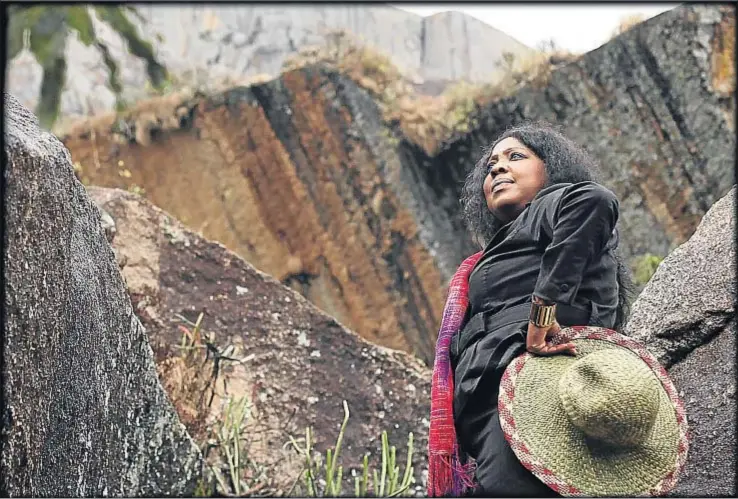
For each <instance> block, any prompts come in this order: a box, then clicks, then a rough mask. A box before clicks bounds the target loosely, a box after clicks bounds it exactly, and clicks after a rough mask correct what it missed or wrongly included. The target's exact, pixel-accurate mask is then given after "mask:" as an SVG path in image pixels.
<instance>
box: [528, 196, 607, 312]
mask: <svg viewBox="0 0 738 499" xmlns="http://www.w3.org/2000/svg"><path fill="white" fill-rule="evenodd" d="M618 209H619V205H618V200H617V198H616V197H615V194H613V193H612V192H611V191H609V190H608V189H606V188H605V187H603V186H601V185H599V184H596V183H594V182H581V183H578V184H574V185H572V186H571V187H567V188H566V190H565V191H564V193H563V194H562V195H561V196H560V198H559V202H558V203H552V204H551V206H550V207H547V208H546V210H547V212H546V213H545V216H544V217H542V224H543V227H542V229H543V230H544V231H545V232H546V233H547V234H548V235H549V237H550V238H551V243H550V244H549V245H548V247H547V248H546V251H545V252H544V254H543V260H542V262H541V270H540V272H539V274H538V280H537V282H536V286H535V289H534V291H533V294H534V295H535V296H537V297H539V298H541V299H543V300H545V301H547V302H556V303H565V304H571V303H572V301H573V299H574V297H575V296H576V294H577V291H578V290H579V285H580V284H581V282H582V277H583V274H584V272H585V270H586V268H587V265H588V263H589V261H590V260H591V259H592V258H594V257H596V256H598V255H599V254H600V253H601V252H602V251H603V250H605V248H606V247H607V243H608V241H609V240H610V238H611V236H612V235H613V231H614V229H615V224H616V223H617V221H618Z"/></svg>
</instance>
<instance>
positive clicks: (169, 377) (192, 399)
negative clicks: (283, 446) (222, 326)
mask: <svg viewBox="0 0 738 499" xmlns="http://www.w3.org/2000/svg"><path fill="white" fill-rule="evenodd" d="M180 319H181V320H182V321H183V322H184V323H185V324H186V325H180V326H179V328H180V330H181V332H182V341H181V343H180V344H179V345H178V346H177V348H178V354H177V355H170V356H167V357H166V358H165V359H164V360H163V361H160V362H159V363H158V372H159V377H160V379H161V380H162V384H163V385H164V388H165V390H166V391H167V393H168V395H169V399H170V400H171V401H172V404H173V405H174V407H175V408H176V410H177V414H178V415H179V418H180V420H181V421H182V423H183V424H184V425H185V427H186V428H187V431H188V432H189V434H190V436H192V438H193V439H194V440H195V442H196V443H197V444H198V446H199V447H200V448H201V450H202V452H203V456H204V458H205V462H206V464H207V467H206V472H205V477H204V480H203V481H202V483H201V484H200V485H201V486H200V489H202V490H201V491H200V492H201V494H202V495H211V494H212V493H217V494H218V495H221V496H244V495H252V494H254V493H256V492H257V491H258V492H260V493H268V492H270V491H273V487H272V480H270V479H269V477H267V476H266V469H265V467H264V466H263V465H262V464H260V463H257V462H255V461H254V460H253V459H252V457H251V452H250V451H251V448H250V444H251V440H250V437H249V435H248V429H247V428H248V424H247V423H248V421H249V420H250V419H251V417H252V404H251V401H250V400H249V398H248V397H247V396H240V397H233V396H228V397H226V396H224V393H225V383H226V375H225V374H224V373H223V372H222V370H223V369H224V368H226V364H241V363H243V362H244V361H245V360H246V359H241V360H239V359H236V358H234V357H232V355H233V354H234V352H235V350H236V349H235V347H234V346H233V345H228V346H226V347H225V348H222V349H221V348H219V347H218V346H217V345H216V344H215V343H214V339H213V336H212V335H208V334H206V333H204V332H203V330H202V319H203V314H200V316H199V317H198V319H197V322H195V323H191V322H189V321H187V320H186V319H185V318H184V317H180ZM188 326H189V327H188ZM214 401H215V402H216V403H215V404H214ZM214 405H215V407H214Z"/></svg>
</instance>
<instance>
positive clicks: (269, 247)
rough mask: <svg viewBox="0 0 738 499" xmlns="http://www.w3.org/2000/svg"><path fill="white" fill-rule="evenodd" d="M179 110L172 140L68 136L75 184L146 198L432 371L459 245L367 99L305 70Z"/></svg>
mask: <svg viewBox="0 0 738 499" xmlns="http://www.w3.org/2000/svg"><path fill="white" fill-rule="evenodd" d="M184 109H185V112H184V113H180V114H182V115H183V116H184V118H183V121H182V123H183V124H184V126H183V127H182V128H177V129H174V130H171V131H165V130H161V129H154V130H152V131H151V132H150V133H148V132H146V131H145V132H144V133H143V134H141V133H139V132H140V130H141V128H142V127H144V126H146V124H145V123H143V124H142V123H132V124H131V127H138V129H136V130H131V131H130V132H125V133H121V132H119V131H120V130H121V126H119V125H117V124H113V126H110V125H105V126H102V127H100V128H98V131H97V132H95V131H94V130H93V131H92V132H90V131H85V132H84V133H82V134H73V135H70V136H69V137H67V138H66V139H65V143H66V145H67V146H68V147H69V148H70V150H71V151H72V154H73V157H74V160H75V162H77V163H78V164H79V168H80V172H79V174H80V177H81V178H83V179H84V182H85V183H86V184H92V185H103V186H112V187H127V186H131V185H132V184H135V185H137V186H141V187H143V188H144V189H145V193H146V197H147V198H148V199H150V200H151V201H152V202H153V203H154V204H155V205H157V206H160V207H161V208H163V209H165V210H167V211H168V212H170V213H172V214H173V215H174V216H176V217H177V218H178V219H179V220H181V221H182V222H184V223H185V224H187V225H189V226H190V227H193V228H195V229H197V230H200V231H201V232H202V233H203V235H205V236H206V237H208V238H209V239H213V240H217V241H219V242H221V243H223V244H225V245H226V246H227V247H228V248H230V249H231V250H233V251H235V252H237V253H238V254H239V255H240V256H241V257H243V258H244V259H246V260H247V261H249V262H250V263H252V264H253V265H254V266H255V267H257V268H258V269H260V270H262V271H264V272H266V273H268V274H270V275H272V276H274V277H275V278H276V279H278V280H279V281H281V282H282V283H284V284H287V285H290V286H292V287H294V288H295V289H297V290H299V291H300V292H301V293H302V294H303V295H305V296H306V297H307V298H308V299H309V300H310V301H312V302H313V303H314V304H316V305H317V306H318V307H319V308H321V309H322V310H324V311H326V312H327V313H329V314H330V315H332V316H334V317H336V318H337V319H338V320H339V321H341V322H342V323H344V324H346V325H347V326H349V327H350V328H351V329H353V330H355V331H357V332H359V334H361V335H362V336H363V337H364V338H366V339H369V340H370V341H373V342H375V343H379V344H382V345H384V346H388V347H391V348H396V349H403V350H406V351H410V352H414V353H416V354H417V355H418V356H420V357H421V358H423V359H425V360H429V359H432V356H433V345H434V338H435V334H436V331H437V327H438V324H439V322H440V317H441V313H442V308H441V307H442V306H443V303H442V301H443V297H442V294H443V287H444V284H445V281H446V279H448V278H449V277H450V275H451V273H452V272H453V270H454V268H455V265H456V261H458V260H459V259H460V258H461V257H462V255H463V252H464V250H463V242H464V240H463V239H459V237H458V234H454V233H452V231H451V227H450V224H449V223H448V218H447V216H446V215H445V213H444V212H443V211H441V210H439V209H438V208H437V207H436V206H435V204H434V203H433V200H432V199H431V198H430V197H429V195H428V193H427V191H428V186H426V185H423V184H422V183H420V182H419V181H418V179H417V178H414V175H415V174H414V172H413V171H412V170H408V169H405V168H403V165H402V163H403V157H402V155H401V153H400V152H398V150H397V149H396V148H395V144H396V143H397V138H396V137H395V136H394V135H393V134H392V133H390V131H389V130H388V129H387V128H386V127H385V126H384V125H383V123H382V117H381V115H380V111H379V108H378V106H377V103H376V102H375V101H374V100H373V99H372V98H371V97H370V96H369V94H368V93H367V92H365V91H364V90H362V89H361V88H359V87H358V86H357V85H356V84H355V83H353V82H352V81H351V80H349V79H348V78H345V77H342V76H340V75H338V74H336V73H333V72H328V71H326V70H323V69H320V68H306V69H303V70H297V71H292V72H290V73H286V74H284V75H283V76H282V78H280V79H279V80H277V81H273V82H270V83H267V84H264V85H260V86H255V87H251V88H240V89H235V90H233V91H230V92H227V93H225V94H222V95H220V96H217V97H214V98H212V99H208V100H204V101H201V102H199V103H197V104H196V105H195V106H193V107H192V108H184ZM126 126H128V125H126ZM115 130H118V131H115ZM126 133H127V135H126ZM141 135H143V136H144V137H145V138H146V142H145V145H143V144H140V143H138V142H135V141H136V140H138V139H136V137H140V136H141ZM131 142H135V143H131Z"/></svg>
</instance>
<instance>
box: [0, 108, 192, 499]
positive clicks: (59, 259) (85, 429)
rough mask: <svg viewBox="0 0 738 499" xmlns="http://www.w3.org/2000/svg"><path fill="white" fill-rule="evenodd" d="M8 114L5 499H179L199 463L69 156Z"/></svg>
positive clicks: (15, 111) (0, 487)
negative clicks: (144, 498) (93, 498)
mask: <svg viewBox="0 0 738 499" xmlns="http://www.w3.org/2000/svg"><path fill="white" fill-rule="evenodd" d="M4 100H5V102H4V108H5V120H6V121H5V127H6V128H5V150H4V153H5V157H6V159H7V162H6V165H5V168H6V169H5V171H4V172H3V174H4V175H5V189H6V190H5V193H4V199H3V201H4V203H5V210H4V212H5V233H4V236H5V241H4V245H3V247H4V258H5V265H4V286H5V293H4V296H5V302H4V303H3V307H4V310H5V313H4V322H3V333H2V341H3V351H2V355H3V359H2V372H1V374H2V385H1V386H0V389H2V398H0V403H1V405H0V411H1V414H2V419H1V421H2V423H1V425H2V426H1V428H2V432H1V433H0V493H1V494H2V495H4V496H7V497H14V496H24V497H29V496H30V497H81V496H128V497H137V496H180V495H185V496H186V495H190V494H192V493H193V492H194V490H195V486H196V483H197V481H198V479H199V478H200V473H201V466H200V464H201V455H200V451H199V449H198V448H197V446H196V445H195V444H194V442H193V441H192V439H191V438H190V436H189V435H188V434H187V431H186V430H185V427H184V425H182V424H181V423H180V421H179V418H178V416H177V414H176V412H175V411H174V409H173V407H172V405H171V403H170V402H169V400H168V398H167V394H166V393H165V392H164V390H163V389H162V386H161V384H160V383H159V379H158V377H157V373H156V366H155V364H154V358H153V353H152V350H151V347H150V346H149V342H148V339H147V336H146V333H145V332H144V330H143V328H142V326H141V323H140V322H139V320H138V319H137V318H136V316H135V315H134V312H133V308H132V306H131V301H130V298H129V297H128V293H127V291H126V288H125V286H124V284H123V280H122V279H121V276H120V273H119V271H118V267H117V265H116V261H115V258H114V255H113V252H112V250H111V248H110V246H109V244H108V242H107V241H106V239H105V235H104V233H103V229H102V228H101V223H100V215H99V212H98V209H97V208H96V207H95V205H94V204H92V202H91V201H90V199H89V198H88V196H87V194H86V192H85V189H84V187H83V186H82V184H80V183H79V182H78V181H77V180H76V178H75V176H74V172H73V170H72V165H71V162H70V158H69V153H68V151H67V150H66V149H65V148H64V146H63V145H62V144H61V142H59V140H58V139H56V138H55V137H54V136H52V135H51V134H48V133H45V132H42V131H41V130H40V129H39V126H38V121H37V119H36V118H35V116H33V115H32V114H31V113H30V112H29V111H28V110H26V109H25V108H23V107H22V106H21V105H20V104H19V103H18V101H17V100H16V99H15V98H14V97H13V96H11V95H8V94H5V95H4Z"/></svg>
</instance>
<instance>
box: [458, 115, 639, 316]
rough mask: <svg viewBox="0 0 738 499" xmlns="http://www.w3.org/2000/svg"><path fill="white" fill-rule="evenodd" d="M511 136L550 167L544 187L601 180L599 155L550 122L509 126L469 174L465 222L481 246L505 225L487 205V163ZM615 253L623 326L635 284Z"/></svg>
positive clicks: (464, 197)
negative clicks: (589, 152) (493, 153)
mask: <svg viewBox="0 0 738 499" xmlns="http://www.w3.org/2000/svg"><path fill="white" fill-rule="evenodd" d="M508 137H513V138H515V139H517V140H519V141H520V142H522V143H523V144H524V145H525V146H526V147H528V148H529V149H530V150H532V151H533V152H534V153H535V154H536V156H538V157H539V158H540V159H541V160H542V161H543V164H544V166H545V171H546V182H545V184H544V187H547V186H549V185H554V184H559V183H565V182H570V183H577V182H586V181H591V182H597V181H598V180H599V165H598V164H597V162H596V161H595V159H594V158H593V157H592V156H590V155H589V154H588V153H587V152H586V151H585V150H584V149H582V148H581V147H580V146H579V145H577V144H576V143H574V142H573V141H572V140H570V139H568V138H567V137H565V136H564V135H563V134H562V133H561V132H560V131H559V130H558V129H556V128H555V127H554V126H553V125H551V124H550V123H546V122H543V121H538V122H525V123H521V124H518V125H514V126H512V127H510V128H508V129H507V130H505V132H503V133H502V134H501V135H500V136H499V137H498V138H497V139H496V140H495V141H494V142H493V143H492V144H491V145H489V146H488V147H486V148H485V149H484V151H483V154H482V157H481V158H480V159H479V161H477V164H476V165H475V166H474V169H472V171H471V172H470V173H469V175H468V176H467V178H466V182H465V183H464V187H463V188H462V194H461V205H462V213H463V218H464V222H465V223H466V226H467V228H468V229H469V231H470V232H471V233H472V235H473V236H474V238H475V239H476V241H477V243H478V244H479V245H480V246H481V247H484V246H485V244H486V242H487V241H489V240H490V239H491V238H492V236H493V235H494V233H495V232H496V231H497V230H498V229H499V228H500V227H501V226H502V225H504V224H503V223H502V221H500V220H498V219H497V218H495V216H494V215H493V214H492V212H490V210H489V208H488V207H487V200H486V198H485V196H484V189H483V185H484V179H485V178H486V177H487V174H488V169H487V163H488V161H489V156H490V154H492V150H493V149H494V147H495V146H496V145H497V144H498V143H499V142H501V141H502V140H504V139H506V138H508ZM615 256H616V259H617V262H618V272H617V276H618V277H617V279H618V287H619V291H618V294H619V296H618V298H619V299H618V309H617V314H616V319H615V329H616V330H620V329H621V328H622V326H623V325H624V324H625V321H626V319H627V316H628V313H629V311H630V301H631V299H632V296H633V292H634V289H635V288H634V285H633V278H632V276H631V273H630V270H629V268H628V266H627V265H626V264H625V262H624V260H623V258H622V256H621V255H620V254H619V252H616V254H615Z"/></svg>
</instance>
